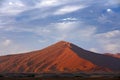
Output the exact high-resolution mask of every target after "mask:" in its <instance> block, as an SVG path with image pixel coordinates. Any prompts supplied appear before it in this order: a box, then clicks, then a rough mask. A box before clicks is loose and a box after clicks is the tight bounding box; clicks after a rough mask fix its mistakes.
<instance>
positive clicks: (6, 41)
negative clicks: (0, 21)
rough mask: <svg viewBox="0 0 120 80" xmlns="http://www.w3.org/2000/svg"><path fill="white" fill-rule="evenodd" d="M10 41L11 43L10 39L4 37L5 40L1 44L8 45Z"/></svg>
mask: <svg viewBox="0 0 120 80" xmlns="http://www.w3.org/2000/svg"><path fill="white" fill-rule="evenodd" d="M11 43H12V41H11V40H10V39H6V40H5V41H4V42H3V46H9V45H10V44H11Z"/></svg>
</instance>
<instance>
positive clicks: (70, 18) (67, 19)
mask: <svg viewBox="0 0 120 80" xmlns="http://www.w3.org/2000/svg"><path fill="white" fill-rule="evenodd" d="M62 20H63V21H77V20H78V19H77V18H72V17H69V18H64V19H62Z"/></svg>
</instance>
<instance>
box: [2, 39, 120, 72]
mask: <svg viewBox="0 0 120 80" xmlns="http://www.w3.org/2000/svg"><path fill="white" fill-rule="evenodd" d="M81 71H82V72H96V71H105V72H109V71H120V59H119V58H114V57H111V56H107V55H102V54H97V53H93V52H90V51H86V50H84V49H82V48H80V47H78V46H76V45H74V44H72V43H69V42H65V41H60V42H58V43H56V44H53V45H51V46H49V47H47V48H45V49H42V50H38V51H33V52H29V53H24V54H16V55H8V56H1V57H0V72H17V73H20V72H35V73H43V72H44V73H45V72H51V73H54V72H81Z"/></svg>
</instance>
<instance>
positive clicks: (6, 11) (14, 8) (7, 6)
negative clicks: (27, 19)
mask: <svg viewBox="0 0 120 80" xmlns="http://www.w3.org/2000/svg"><path fill="white" fill-rule="evenodd" d="M25 8H26V6H25V5H24V3H23V2H22V1H20V0H18V1H8V2H5V3H3V6H1V8H0V14H2V15H16V14H18V13H20V12H22V11H24V10H25Z"/></svg>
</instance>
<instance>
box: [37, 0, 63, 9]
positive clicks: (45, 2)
mask: <svg viewBox="0 0 120 80" xmlns="http://www.w3.org/2000/svg"><path fill="white" fill-rule="evenodd" d="M60 3H61V1H59V0H42V1H41V2H40V3H38V4H37V6H40V7H49V6H57V5H59V4H60Z"/></svg>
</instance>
